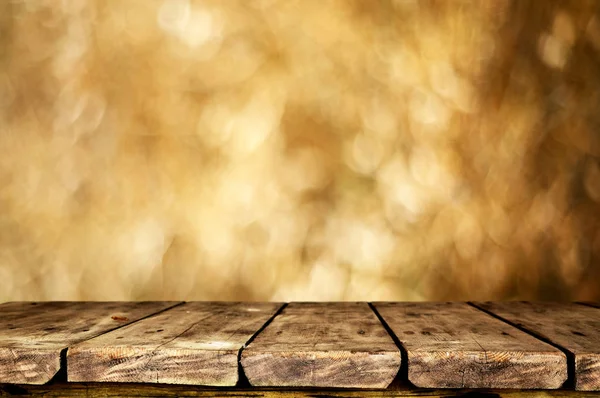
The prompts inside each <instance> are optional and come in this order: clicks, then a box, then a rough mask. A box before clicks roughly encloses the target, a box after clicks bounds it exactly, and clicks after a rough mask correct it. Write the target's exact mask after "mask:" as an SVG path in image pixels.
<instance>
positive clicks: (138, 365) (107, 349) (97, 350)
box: [67, 302, 282, 386]
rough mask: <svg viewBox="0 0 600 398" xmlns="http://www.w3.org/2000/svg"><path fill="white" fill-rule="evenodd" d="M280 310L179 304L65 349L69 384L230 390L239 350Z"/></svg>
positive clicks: (276, 306)
mask: <svg viewBox="0 0 600 398" xmlns="http://www.w3.org/2000/svg"><path fill="white" fill-rule="evenodd" d="M281 306H282V304H280V303H231V302H230V303H226V302H212V303H211V302H189V303H186V304H183V305H181V306H179V307H176V308H173V309H172V310H169V311H165V312H163V313H161V314H158V315H156V316H153V317H150V318H147V319H145V320H143V321H141V322H137V323H135V324H132V325H129V326H127V327H124V328H121V329H119V330H116V331H114V332H112V333H108V334H105V335H102V336H99V337H98V338H95V339H91V340H88V341H86V342H83V343H81V344H78V345H76V346H74V347H72V348H70V349H69V351H68V352H67V377H68V380H69V381H115V382H144V383H168V384H195V385H212V386H233V385H235V384H236V383H237V381H238V377H239V375H238V353H239V350H240V349H241V348H242V347H243V346H244V345H245V344H246V343H247V342H248V340H249V339H250V338H251V337H252V336H253V335H254V334H255V333H256V332H257V331H258V330H259V329H260V328H261V327H262V326H263V325H264V324H265V323H266V322H267V321H268V320H269V319H270V318H271V317H272V316H273V315H274V314H275V313H276V312H277V310H278V309H279V308H280V307H281Z"/></svg>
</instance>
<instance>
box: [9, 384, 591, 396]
mask: <svg viewBox="0 0 600 398" xmlns="http://www.w3.org/2000/svg"><path fill="white" fill-rule="evenodd" d="M12 396H19V397H23V396H34V397H36V396H44V397H61V398H62V397H89V398H96V397H203V398H208V397H220V398H226V397H237V398H241V397H254V398H259V397H260V398H262V397H264V398H288V397H290V398H292V397H298V398H333V397H339V398H401V397H430V398H451V397H457V398H460V397H462V398H521V397H523V398H568V397H571V398H594V397H600V392H577V391H569V390H514V389H513V390H505V389H503V390H487V389H486V390H481V389H479V390H471V389H455V390H439V389H435V390H434V389H425V388H421V389H419V388H413V387H409V386H405V385H403V386H400V387H397V388H390V389H387V390H365V389H360V390H357V389H337V390H335V389H314V388H303V389H275V388H252V387H244V388H215V387H198V386H189V385H182V386H179V385H172V384H133V383H56V384H50V385H42V386H31V385H5V386H2V385H0V397H12Z"/></svg>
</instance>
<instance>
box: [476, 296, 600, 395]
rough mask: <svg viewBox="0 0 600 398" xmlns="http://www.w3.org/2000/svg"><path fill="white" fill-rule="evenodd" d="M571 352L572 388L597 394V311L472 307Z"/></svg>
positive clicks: (565, 306)
mask: <svg viewBox="0 0 600 398" xmlns="http://www.w3.org/2000/svg"><path fill="white" fill-rule="evenodd" d="M475 304H476V305H478V306H480V307H481V308H484V309H485V310H488V311H490V312H492V313H494V314H496V315H498V316H500V317H502V318H504V319H506V320H508V321H510V322H512V323H514V324H515V325H518V326H520V327H523V328H525V329H527V330H530V331H532V332H534V333H536V334H538V335H539V336H542V337H543V338H546V339H548V340H549V341H551V342H552V343H554V344H556V345H558V346H560V347H562V348H564V349H565V350H567V351H569V352H571V353H572V354H573V355H574V357H575V388H576V389H577V390H580V391H600V309H597V308H592V307H587V306H584V305H580V304H574V303H528V302H495V303H489V302H488V303H475Z"/></svg>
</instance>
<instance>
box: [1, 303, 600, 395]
mask: <svg viewBox="0 0 600 398" xmlns="http://www.w3.org/2000/svg"><path fill="white" fill-rule="evenodd" d="M12 395H44V396H111V395H112V396H182V395H185V396H197V397H214V396H221V397H226V396H237V397H239V396H255V397H263V396H273V397H283V396H298V397H327V396H331V397H338V396H339V397H416V396H427V397H453V396H456V397H458V396H462V397H468V396H472V397H517V396H532V397H533V396H535V397H546V396H547V397H566V396H572V397H592V396H600V305H596V304H594V303H529V302H485V303H460V302H438V303H396V302H394V303H383V302H381V303H363V302H338V303H257V302H246V303H241V302H237V303H234V302H185V303H184V302H37V303H32V302H11V303H5V304H0V396H12Z"/></svg>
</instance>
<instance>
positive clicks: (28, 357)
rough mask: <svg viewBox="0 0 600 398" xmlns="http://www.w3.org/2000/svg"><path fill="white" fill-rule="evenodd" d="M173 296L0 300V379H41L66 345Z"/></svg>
mask: <svg viewBox="0 0 600 398" xmlns="http://www.w3.org/2000/svg"><path fill="white" fill-rule="evenodd" d="M176 304H177V303H176V302H127V303H124V302H39V303H31V302H11V303H5V304H2V305H0V383H29V384H42V383H46V382H47V381H49V380H50V379H52V377H53V376H54V375H55V374H56V373H57V372H58V371H59V369H60V354H61V351H62V350H64V349H65V348H67V347H68V346H69V345H71V344H74V343H78V342H81V341H84V340H86V339H89V338H92V337H94V336H97V335H99V334H102V333H104V332H107V331H109V330H112V329H115V328H118V327H121V326H123V325H126V324H128V323H131V322H133V321H135V320H138V319H140V318H143V317H145V316H148V315H151V314H154V313H156V312H159V311H162V310H164V309H166V308H169V307H172V306H174V305H176Z"/></svg>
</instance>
